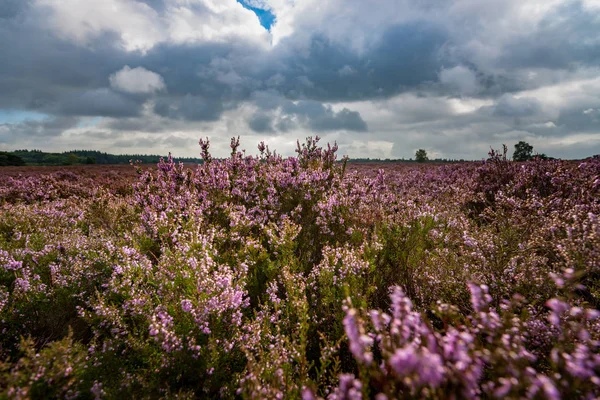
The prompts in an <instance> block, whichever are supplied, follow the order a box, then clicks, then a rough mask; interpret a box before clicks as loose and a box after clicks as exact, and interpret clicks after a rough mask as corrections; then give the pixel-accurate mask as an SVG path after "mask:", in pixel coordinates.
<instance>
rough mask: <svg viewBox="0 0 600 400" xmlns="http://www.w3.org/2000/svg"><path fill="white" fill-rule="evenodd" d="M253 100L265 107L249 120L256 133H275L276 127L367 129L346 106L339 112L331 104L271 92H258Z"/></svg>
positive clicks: (359, 130)
mask: <svg viewBox="0 0 600 400" xmlns="http://www.w3.org/2000/svg"><path fill="white" fill-rule="evenodd" d="M252 100H253V101H254V104H256V105H257V106H259V107H260V108H261V109H262V110H263V111H262V112H260V113H258V114H256V115H254V116H252V117H251V118H250V119H249V120H248V126H250V128H251V129H252V130H253V131H255V132H261V133H264V132H272V131H273V128H277V130H279V131H282V132H286V131H288V130H290V129H293V128H295V127H306V128H309V129H311V130H313V131H318V132H324V131H335V130H347V131H356V132H364V131H367V129H368V128H367V123H366V122H365V121H364V120H363V118H362V117H361V115H360V113H358V112H356V111H351V110H348V109H347V108H343V109H342V110H340V111H337V112H336V111H334V110H333V109H332V107H331V106H328V105H323V104H322V103H320V102H318V101H314V100H298V101H292V100H289V99H286V98H284V97H281V96H278V95H277V94H276V93H275V92H272V91H270V92H257V93H255V94H254V95H253V97H252Z"/></svg>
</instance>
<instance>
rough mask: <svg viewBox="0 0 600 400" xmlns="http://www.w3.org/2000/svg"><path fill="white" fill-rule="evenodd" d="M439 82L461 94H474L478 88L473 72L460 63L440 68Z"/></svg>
mask: <svg viewBox="0 0 600 400" xmlns="http://www.w3.org/2000/svg"><path fill="white" fill-rule="evenodd" d="M440 82H442V83H443V84H445V85H448V86H449V87H450V88H451V89H454V90H457V91H458V92H459V93H461V94H475V93H477V91H478V90H479V85H478V84H477V77H476V76H475V73H474V72H473V71H471V70H470V69H469V68H466V67H463V66H462V65H457V66H456V67H453V68H449V69H446V68H442V70H441V72H440Z"/></svg>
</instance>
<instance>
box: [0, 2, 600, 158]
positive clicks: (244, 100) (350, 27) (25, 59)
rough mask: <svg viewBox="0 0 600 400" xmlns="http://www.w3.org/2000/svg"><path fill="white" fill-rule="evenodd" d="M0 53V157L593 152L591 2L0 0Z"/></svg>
mask: <svg viewBox="0 0 600 400" xmlns="http://www.w3.org/2000/svg"><path fill="white" fill-rule="evenodd" d="M0 54H1V55H2V56H1V59H0V150H14V149H22V148H27V149H41V150H45V151H66V150H73V149H93V150H100V151H107V152H112V153H121V154H122V153H153V154H157V153H158V154H166V153H167V152H169V151H170V152H172V153H173V154H174V155H176V156H182V157H183V156H192V157H194V156H198V154H199V152H200V148H199V146H198V139H199V138H200V137H203V138H204V137H208V138H209V139H210V141H211V150H212V153H213V156H215V157H223V156H226V155H227V154H228V153H229V152H230V149H229V141H230V138H231V137H232V136H238V135H239V136H240V137H241V145H242V146H241V147H242V148H244V149H246V150H247V152H248V153H251V154H255V153H256V152H257V150H256V145H257V144H258V143H259V142H261V141H264V142H265V143H266V144H268V145H269V147H270V148H271V149H276V150H277V152H278V153H280V154H282V155H293V154H294V149H295V147H296V140H297V139H300V140H301V141H303V139H304V138H305V137H307V136H315V135H318V136H320V137H321V138H322V142H323V143H327V142H334V141H337V143H338V145H339V153H340V155H349V156H350V157H355V158H357V157H370V158H410V157H414V154H415V151H416V150H417V149H419V148H423V149H426V150H427V152H428V154H429V156H430V158H451V159H476V160H477V159H482V158H485V157H486V156H487V152H488V151H489V149H490V147H493V148H496V149H498V148H500V147H501V146H502V144H503V143H504V144H507V145H508V146H509V148H510V149H511V150H512V148H513V146H514V144H515V143H517V142H518V141H520V140H525V141H527V142H528V143H530V144H531V145H533V147H534V151H536V152H539V153H545V154H547V155H550V156H554V157H559V158H585V157H588V156H591V155H594V154H600V0H577V1H574V0H485V1H482V0H237V1H236V0H1V1H0ZM511 152H512V151H511Z"/></svg>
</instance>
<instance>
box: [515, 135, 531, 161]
mask: <svg viewBox="0 0 600 400" xmlns="http://www.w3.org/2000/svg"><path fill="white" fill-rule="evenodd" d="M532 154H533V146H532V145H530V144H529V143H527V142H524V141H522V140H521V141H520V142H519V143H517V144H515V152H514V153H513V161H529V160H531V159H532V158H533V157H532Z"/></svg>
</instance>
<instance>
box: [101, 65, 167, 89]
mask: <svg viewBox="0 0 600 400" xmlns="http://www.w3.org/2000/svg"><path fill="white" fill-rule="evenodd" d="M109 80H110V86H111V87H112V88H113V89H116V90H119V91H121V92H127V93H134V94H148V93H155V92H158V91H162V90H165V88H166V85H165V81H164V79H163V78H162V76H160V75H159V74H157V73H155V72H152V71H148V70H147V69H145V68H142V67H137V68H133V69H131V68H130V67H129V66H128V65H126V66H124V67H123V69H121V70H120V71H117V72H115V73H114V74H112V75H111V76H110V78H109Z"/></svg>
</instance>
